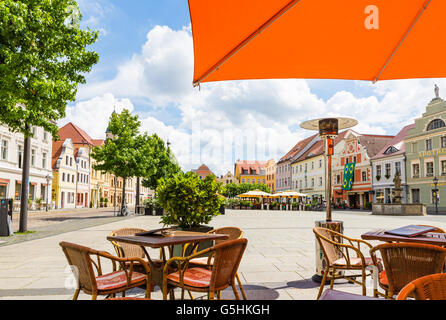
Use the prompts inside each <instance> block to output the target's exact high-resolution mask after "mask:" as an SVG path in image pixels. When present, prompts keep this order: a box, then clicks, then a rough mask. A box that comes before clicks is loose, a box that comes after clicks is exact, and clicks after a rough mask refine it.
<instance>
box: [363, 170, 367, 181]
mask: <svg viewBox="0 0 446 320" xmlns="http://www.w3.org/2000/svg"><path fill="white" fill-rule="evenodd" d="M362 181H367V172H365V171H363V172H362Z"/></svg>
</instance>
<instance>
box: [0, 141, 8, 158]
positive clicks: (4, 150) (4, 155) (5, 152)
mask: <svg viewBox="0 0 446 320" xmlns="http://www.w3.org/2000/svg"><path fill="white" fill-rule="evenodd" d="M1 152H2V160H8V141H7V140H2V151H1Z"/></svg>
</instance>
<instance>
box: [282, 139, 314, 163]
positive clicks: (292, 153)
mask: <svg viewBox="0 0 446 320" xmlns="http://www.w3.org/2000/svg"><path fill="white" fill-rule="evenodd" d="M318 135H319V134H318V133H316V134H314V135H312V136H311V137H308V138H306V139H304V140H301V141H299V142H298V143H297V144H296V145H295V146H294V147H293V148H292V149H291V150H290V151H288V153H287V154H285V155H284V156H283V157H282V158H280V160H279V162H277V164H279V163H281V162H284V161H287V160H291V159H293V157H295V156H296V155H297V154H298V153H299V152H300V151H302V149H304V148H305V146H306V145H307V144H308V143H310V142H311V141H312V140H313V139H314V138H315V137H317V136H318Z"/></svg>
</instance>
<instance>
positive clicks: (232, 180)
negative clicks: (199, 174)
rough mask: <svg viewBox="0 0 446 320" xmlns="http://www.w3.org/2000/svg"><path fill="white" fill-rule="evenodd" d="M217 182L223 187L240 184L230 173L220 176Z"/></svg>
mask: <svg viewBox="0 0 446 320" xmlns="http://www.w3.org/2000/svg"><path fill="white" fill-rule="evenodd" d="M217 182H220V183H222V184H223V185H227V184H230V183H234V184H238V183H239V182H238V180H237V179H236V178H235V177H234V176H233V175H232V173H231V172H229V171H228V172H227V173H226V174H225V175H224V176H220V178H217Z"/></svg>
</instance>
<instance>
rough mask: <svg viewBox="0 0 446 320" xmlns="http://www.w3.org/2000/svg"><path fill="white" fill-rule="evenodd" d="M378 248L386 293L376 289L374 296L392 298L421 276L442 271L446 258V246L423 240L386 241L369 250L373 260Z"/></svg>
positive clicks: (382, 282) (382, 281)
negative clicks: (420, 241) (427, 242)
mask: <svg viewBox="0 0 446 320" xmlns="http://www.w3.org/2000/svg"><path fill="white" fill-rule="evenodd" d="M378 251H379V253H380V254H381V259H382V261H383V264H384V270H383V271H381V272H380V274H379V281H378V283H379V286H380V287H381V288H382V289H383V290H384V291H385V294H383V293H381V292H379V291H378V290H374V296H375V297H376V296H378V295H381V296H384V297H385V298H388V299H393V296H394V295H397V294H398V293H399V292H400V290H401V289H403V287H405V286H406V285H407V284H408V283H410V282H411V281H413V280H415V279H417V278H420V277H422V276H426V275H430V274H435V273H440V272H441V271H442V270H443V265H444V261H445V257H446V248H443V247H440V246H436V245H430V244H420V243H404V242H400V243H385V244H381V245H378V246H376V247H374V248H373V249H372V250H370V254H371V256H372V259H373V261H375V262H376V261H378V258H377V257H376V253H377V252H378Z"/></svg>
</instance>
